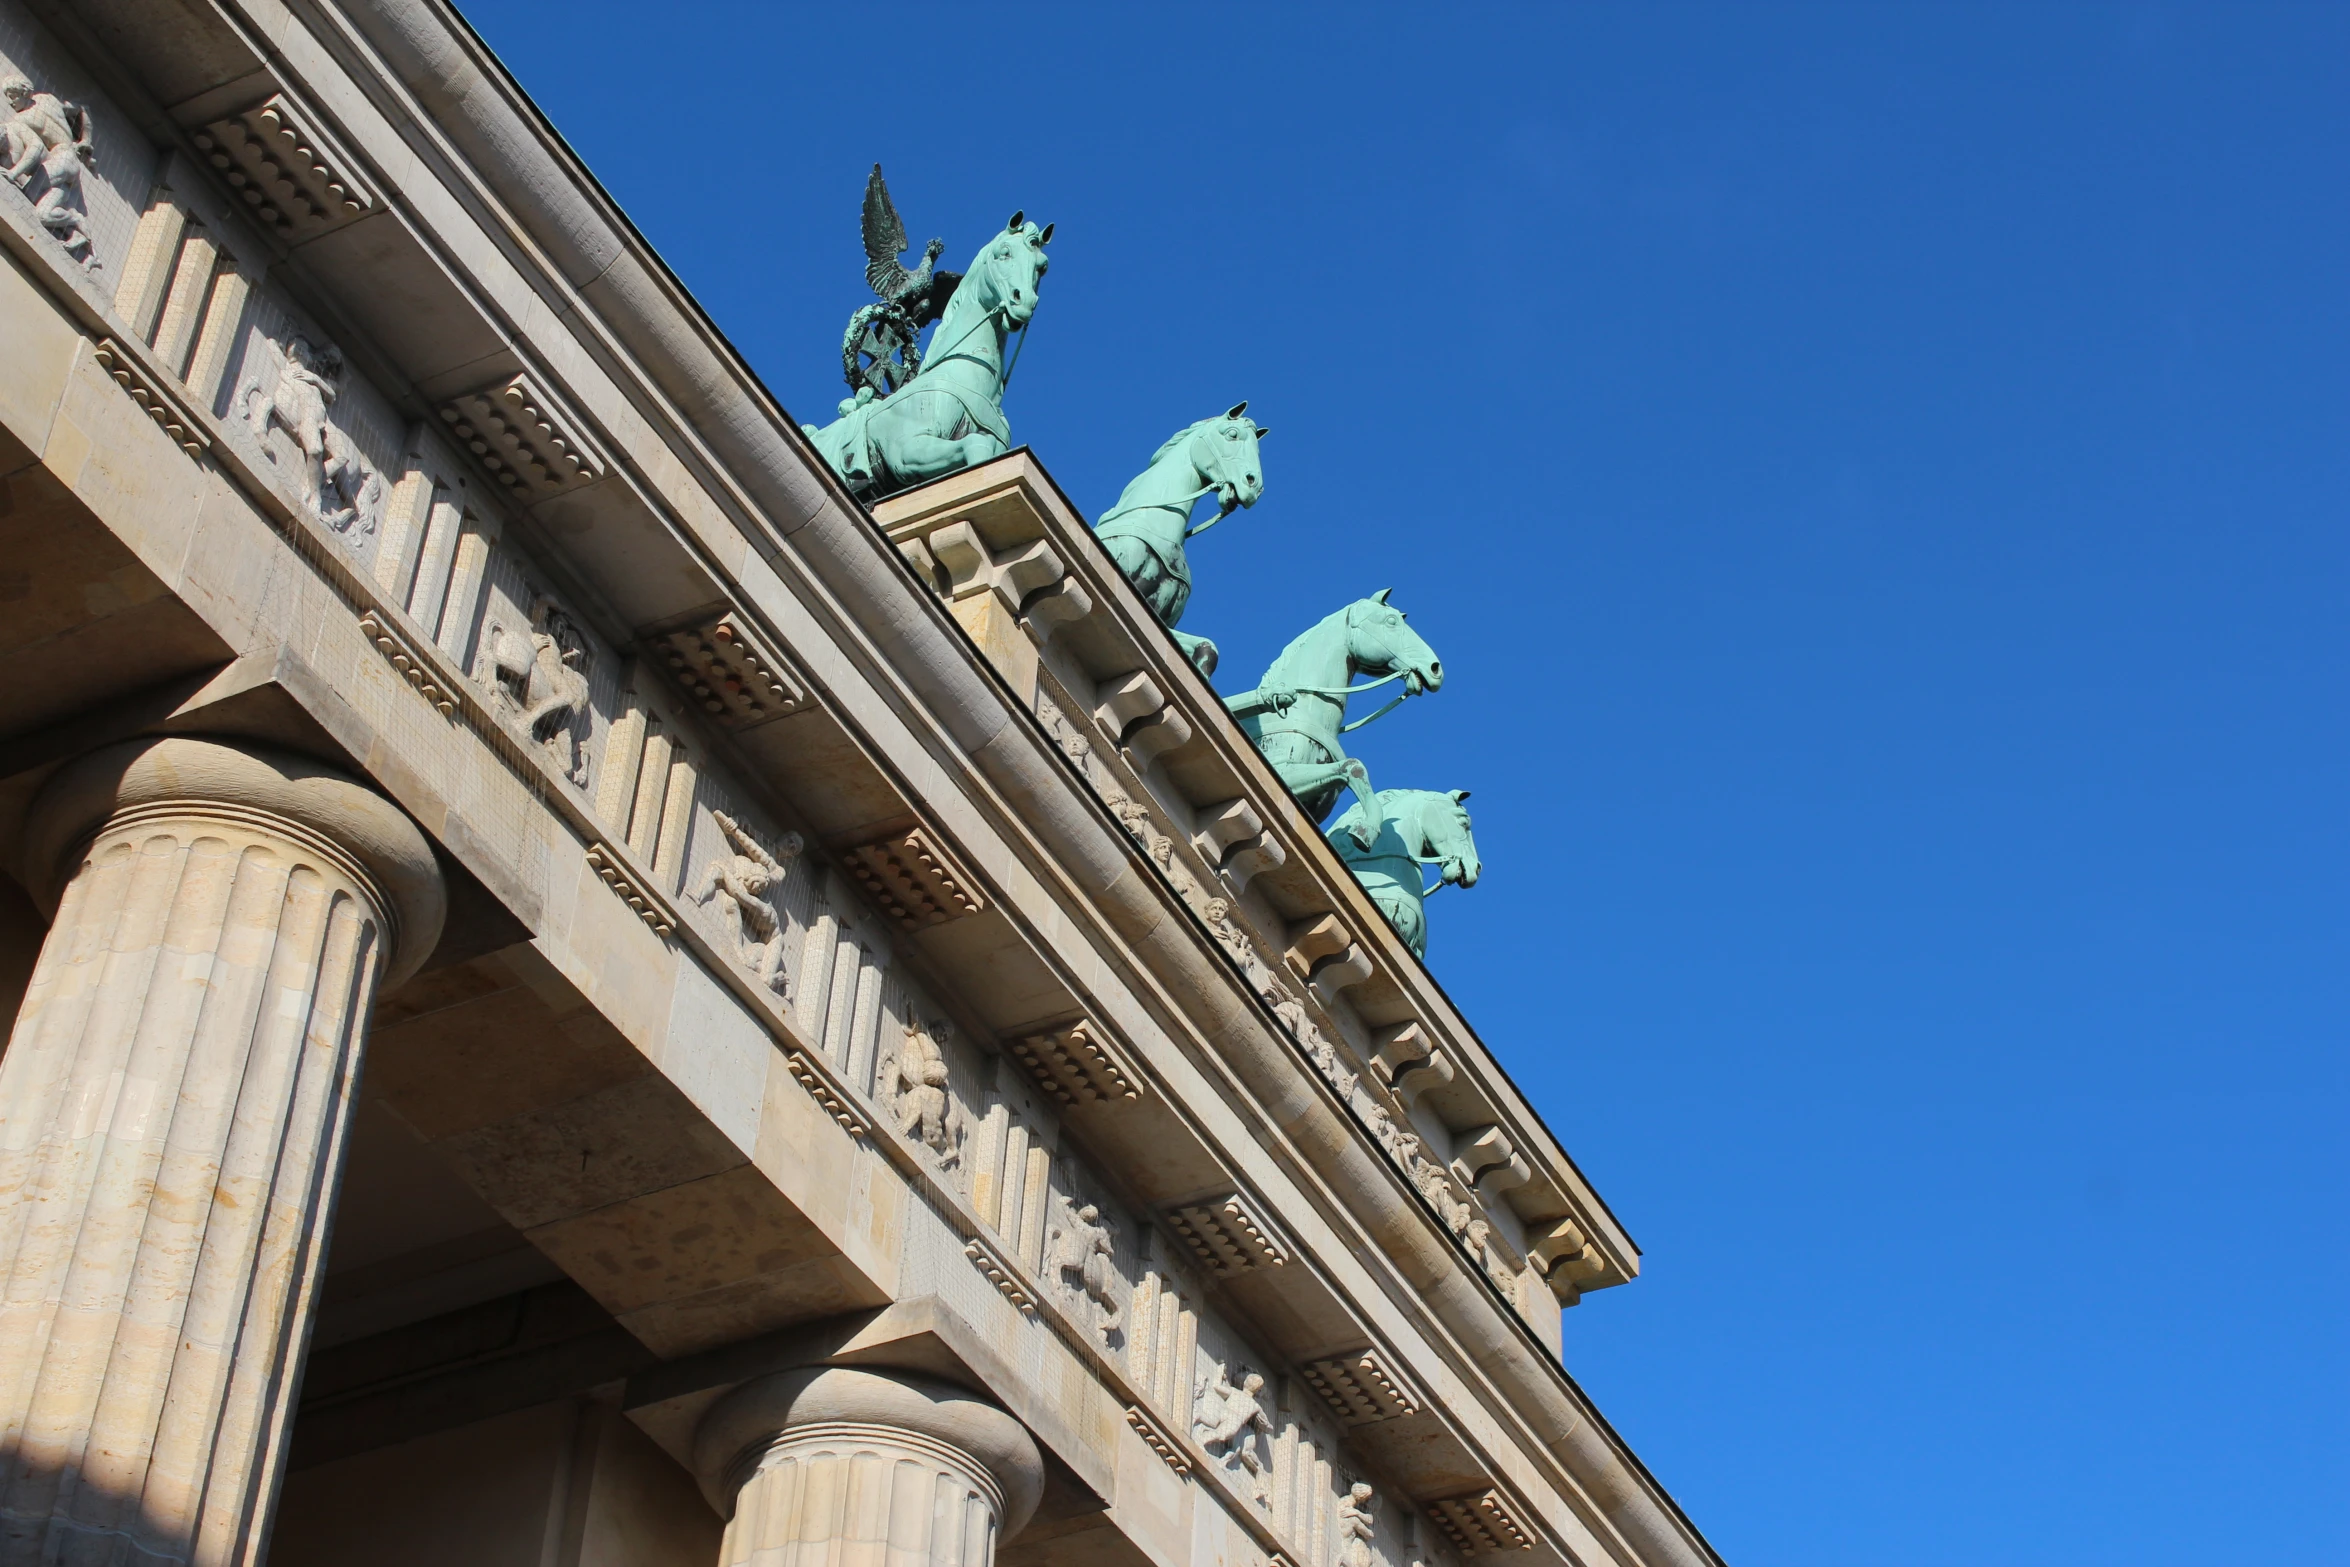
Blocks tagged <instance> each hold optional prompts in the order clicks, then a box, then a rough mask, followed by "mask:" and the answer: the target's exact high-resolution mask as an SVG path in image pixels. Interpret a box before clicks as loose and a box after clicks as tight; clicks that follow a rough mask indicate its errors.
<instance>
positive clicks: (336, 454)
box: [236, 333, 384, 539]
mask: <svg viewBox="0 0 2350 1567" xmlns="http://www.w3.org/2000/svg"><path fill="white" fill-rule="evenodd" d="M274 346H276V348H277V352H276V353H275V355H273V356H270V357H273V358H274V359H275V364H274V365H273V366H269V367H267V368H263V369H260V370H258V371H256V372H254V373H252V374H249V375H248V376H247V378H246V379H245V381H244V383H243V385H242V387H241V389H240V390H239V391H238V393H237V399H236V411H237V413H238V414H239V415H240V416H241V417H242V418H243V419H244V421H245V425H246V428H247V429H248V430H250V431H251V432H252V435H253V444H254V445H256V446H258V447H259V448H261V449H262V450H263V451H265V452H267V453H269V456H270V460H271V461H272V462H279V463H281V465H285V466H290V467H291V469H292V471H293V474H294V478H295V481H296V483H297V484H298V485H299V486H300V487H301V493H302V504H303V506H304V507H305V508H306V509H307V510H308V512H309V514H310V515H311V516H313V517H315V518H317V520H318V521H319V522H320V523H322V524H324V525H325V526H326V527H328V528H331V529H333V530H334V531H335V532H337V533H341V534H351V535H354V537H356V538H359V539H366V538H371V537H372V536H373V535H374V533H375V531H376V528H377V525H378V524H379V523H380V522H381V521H382V517H383V499H384V482H383V475H382V473H380V472H379V471H378V470H377V469H376V468H375V466H374V465H373V464H371V463H369V462H368V460H367V458H366V457H365V456H364V455H363V454H362V453H361V452H360V450H359V447H358V444H357V443H356V442H355V441H354V440H352V438H351V435H350V433H349V431H347V430H346V429H345V428H344V427H343V425H342V424H341V422H340V421H339V420H338V419H337V418H336V417H335V415H334V413H333V412H332V410H333V408H334V405H335V401H336V399H338V398H339V397H341V396H342V393H343V374H344V371H343V354H342V350H341V349H339V348H337V347H335V346H334V344H332V343H315V342H313V341H312V340H311V339H310V338H308V337H306V336H304V335H302V334H300V333H296V334H294V335H292V336H290V337H288V338H287V339H286V341H285V342H284V343H282V344H278V345H274ZM272 431H283V432H284V433H285V435H286V436H287V438H288V439H289V440H290V441H291V443H292V446H293V454H292V456H291V458H290V459H287V458H284V457H283V456H282V455H281V453H282V448H281V447H279V446H277V445H274V444H272V442H271V441H270V434H271V432H272Z"/></svg>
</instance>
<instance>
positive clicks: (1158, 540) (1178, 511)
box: [1093, 402, 1267, 675]
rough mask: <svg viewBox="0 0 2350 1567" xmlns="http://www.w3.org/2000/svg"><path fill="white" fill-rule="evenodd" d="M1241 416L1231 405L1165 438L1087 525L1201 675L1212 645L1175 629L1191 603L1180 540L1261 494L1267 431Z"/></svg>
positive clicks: (1242, 409) (1211, 663)
mask: <svg viewBox="0 0 2350 1567" xmlns="http://www.w3.org/2000/svg"><path fill="white" fill-rule="evenodd" d="M1247 413H1248V404H1247V403H1245V402H1243V403H1235V404H1233V405H1232V408H1231V409H1230V411H1229V412H1226V413H1224V414H1222V415H1220V416H1219V417H1217V418H1213V419H1202V420H1200V421H1199V423H1197V424H1194V425H1188V426H1186V427H1185V428H1183V429H1180V430H1178V431H1176V432H1175V433H1174V434H1173V435H1170V436H1168V437H1167V439H1166V442H1165V444H1163V445H1162V446H1160V448H1159V449H1158V450H1157V451H1155V452H1153V453H1152V454H1151V465H1150V467H1148V468H1146V469H1145V470H1143V471H1142V472H1141V473H1139V474H1137V475H1135V477H1134V480H1133V482H1132V483H1130V484H1128V485H1127V486H1126V488H1125V490H1124V491H1123V492H1122V493H1121V494H1120V495H1119V497H1118V504H1117V505H1115V506H1113V507H1111V508H1110V509H1109V510H1108V511H1106V512H1103V513H1102V515H1101V518H1100V520H1098V521H1097V522H1095V523H1094V525H1093V530H1094V533H1095V535H1096V536H1097V537H1098V538H1100V540H1101V541H1102V548H1103V549H1104V550H1106V551H1107V552H1108V553H1109V557H1110V559H1112V560H1113V561H1116V562H1117V563H1118V569H1119V570H1120V571H1122V572H1124V573H1125V574H1126V580H1127V581H1128V582H1131V583H1133V584H1134V590H1135V591H1136V592H1137V593H1140V594H1141V595H1142V599H1143V602H1144V603H1146V604H1148V605H1149V606H1150V608H1151V613H1152V614H1154V615H1156V616H1158V617H1159V624H1160V625H1162V626H1165V627H1166V628H1167V629H1168V630H1169V631H1171V632H1174V636H1175V640H1176V642H1177V643H1178V644H1179V645H1180V646H1181V647H1182V649H1183V653H1184V656H1185V657H1186V658H1189V659H1190V660H1191V661H1192V662H1193V663H1194V664H1196V665H1198V666H1199V671H1200V673H1201V674H1203V675H1212V674H1214V673H1215V672H1216V644H1215V643H1213V642H1210V641H1209V640H1208V639H1207V638H1206V637H1195V636H1189V635H1186V634H1185V633H1183V632H1181V631H1176V630H1175V626H1176V623H1177V622H1178V621H1180V620H1182V618H1183V607H1184V605H1186V604H1188V603H1190V602H1191V561H1190V559H1189V558H1188V557H1187V556H1186V555H1185V553H1184V541H1185V540H1187V539H1190V538H1192V537H1193V536H1194V535H1196V534H1201V533H1205V532H1207V531H1208V529H1210V528H1212V527H1214V526H1215V525H1216V524H1217V523H1219V522H1222V521H1223V520H1224V519H1225V518H1226V517H1229V516H1231V515H1232V513H1233V512H1234V511H1235V510H1237V509H1239V508H1240V507H1243V506H1254V505H1255V504H1256V503H1257V499H1258V497H1260V496H1262V495H1263V494H1264V493H1265V480H1264V466H1263V465H1262V464H1261V463H1260V462H1259V461H1258V460H1257V443H1258V442H1259V441H1261V440H1263V439H1264V438H1265V435H1266V433H1267V432H1266V431H1264V430H1263V429H1261V428H1259V427H1258V425H1257V424H1256V422H1255V421H1254V420H1252V419H1249V418H1246V417H1245V415H1246V414H1247ZM1211 490H1212V491H1214V492H1215V494H1216V498H1217V506H1216V515H1214V516H1213V517H1210V518H1209V519H1208V520H1207V521H1205V522H1203V523H1200V524H1199V525H1198V526H1196V527H1195V526H1193V524H1192V521H1191V513H1192V508H1193V507H1195V506H1196V505H1198V504H1199V501H1200V499H1201V497H1203V496H1205V495H1206V494H1208V492H1209V491H1211Z"/></svg>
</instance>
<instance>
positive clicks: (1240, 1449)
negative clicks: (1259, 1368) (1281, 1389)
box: [1191, 1362, 1273, 1504]
mask: <svg viewBox="0 0 2350 1567" xmlns="http://www.w3.org/2000/svg"><path fill="white" fill-rule="evenodd" d="M1264 1390H1265V1379H1264V1378H1263V1377H1261V1376H1259V1375H1258V1374H1257V1373H1256V1372H1254V1371H1248V1370H1245V1369H1244V1370H1243V1371H1242V1373H1241V1378H1240V1385H1239V1386H1238V1387H1235V1386H1233V1385H1232V1379H1231V1378H1230V1377H1229V1376H1228V1375H1227V1374H1226V1373H1225V1370H1224V1368H1223V1367H1222V1366H1220V1365H1216V1364H1214V1363H1213V1362H1211V1363H1210V1367H1209V1371H1208V1374H1207V1375H1206V1376H1204V1377H1202V1378H1201V1379H1200V1384H1199V1389H1198V1394H1197V1396H1196V1397H1195V1398H1194V1399H1193V1401H1192V1413H1191V1434H1192V1436H1193V1438H1194V1439H1195V1440H1197V1441H1198V1443H1199V1445H1200V1446H1202V1447H1204V1448H1206V1449H1207V1451H1208V1456H1209V1457H1211V1458H1214V1459H1217V1460H1218V1461H1220V1462H1221V1463H1222V1464H1223V1465H1224V1467H1225V1469H1226V1470H1227V1471H1233V1470H1237V1471H1239V1472H1240V1473H1241V1474H1242V1475H1245V1476H1246V1477H1247V1485H1248V1493H1249V1496H1250V1497H1251V1499H1253V1500H1254V1501H1256V1502H1258V1503H1259V1504H1262V1503H1265V1502H1266V1501H1268V1500H1270V1498H1271V1495H1272V1490H1271V1476H1272V1464H1271V1461H1270V1459H1269V1457H1268V1451H1269V1449H1268V1447H1267V1446H1266V1445H1265V1444H1269V1443H1270V1442H1271V1441H1272V1440H1273V1422H1272V1420H1271V1419H1270V1418H1269V1417H1268V1416H1267V1415H1266V1413H1265V1406H1264V1404H1263V1403H1262V1402H1260V1401H1259V1399H1258V1397H1257V1395H1258V1394H1260V1393H1262V1392H1263V1391H1264ZM1260 1437H1261V1438H1262V1441H1260V1440H1259V1438H1260Z"/></svg>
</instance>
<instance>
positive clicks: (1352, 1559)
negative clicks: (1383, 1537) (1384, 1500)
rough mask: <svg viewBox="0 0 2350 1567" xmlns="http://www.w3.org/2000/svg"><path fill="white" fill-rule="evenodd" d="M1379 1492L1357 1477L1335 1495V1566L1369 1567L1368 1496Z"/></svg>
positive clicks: (1371, 1523) (1373, 1524)
mask: <svg viewBox="0 0 2350 1567" xmlns="http://www.w3.org/2000/svg"><path fill="white" fill-rule="evenodd" d="M1377 1494H1378V1493H1377V1492H1375V1491H1373V1490H1372V1489H1371V1488H1370V1487H1369V1486H1367V1485H1365V1484H1363V1482H1362V1481H1360V1480H1357V1481H1356V1482H1355V1483H1354V1484H1352V1485H1350V1486H1348V1487H1347V1488H1346V1495H1344V1496H1342V1497H1340V1498H1339V1499H1338V1567H1371V1534H1372V1531H1373V1530H1374V1529H1375V1528H1376V1527H1377V1525H1376V1524H1375V1523H1374V1521H1373V1520H1372V1517H1371V1499H1372V1498H1373V1497H1374V1496H1376V1495H1377Z"/></svg>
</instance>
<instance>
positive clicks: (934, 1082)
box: [882, 1017, 962, 1168]
mask: <svg viewBox="0 0 2350 1567" xmlns="http://www.w3.org/2000/svg"><path fill="white" fill-rule="evenodd" d="M952 1038H954V1025H953V1024H952V1023H949V1022H947V1021H946V1019H944V1018H941V1019H939V1020H938V1021H937V1022H935V1023H933V1024H931V1025H930V1026H929V1027H928V1028H927V1029H926V1028H924V1027H923V1025H922V1020H921V1019H920V1018H919V1017H908V1018H907V1019H906V1039H905V1043H904V1044H902V1045H900V1046H899V1047H898V1053H897V1055H896V1056H895V1057H893V1058H892V1059H891V1060H889V1061H887V1062H884V1063H883V1065H882V1081H883V1082H884V1083H885V1084H888V1085H890V1087H889V1093H890V1103H891V1107H892V1108H893V1109H894V1110H895V1111H896V1112H897V1118H898V1135H899V1136H900V1137H911V1138H913V1139H915V1140H916V1141H917V1142H919V1143H921V1144H922V1146H924V1147H925V1148H928V1149H929V1150H930V1151H931V1152H932V1153H935V1154H937V1155H938V1162H939V1164H940V1166H941V1167H942V1168H952V1167H953V1166H954V1165H955V1164H957V1163H958V1162H960V1159H961V1153H962V1150H961V1149H960V1148H959V1147H957V1145H956V1140H955V1137H954V1131H955V1128H954V1126H953V1125H952V1120H953V1112H954V1105H953V1102H952V1100H951V1099H950V1097H949V1096H948V1093H947V1058H946V1052H945V1051H944V1050H942V1049H941V1048H940V1045H941V1043H942V1042H943V1041H945V1040H949V1039H952Z"/></svg>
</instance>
